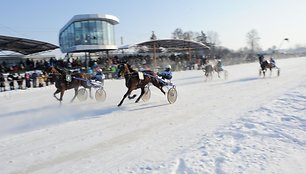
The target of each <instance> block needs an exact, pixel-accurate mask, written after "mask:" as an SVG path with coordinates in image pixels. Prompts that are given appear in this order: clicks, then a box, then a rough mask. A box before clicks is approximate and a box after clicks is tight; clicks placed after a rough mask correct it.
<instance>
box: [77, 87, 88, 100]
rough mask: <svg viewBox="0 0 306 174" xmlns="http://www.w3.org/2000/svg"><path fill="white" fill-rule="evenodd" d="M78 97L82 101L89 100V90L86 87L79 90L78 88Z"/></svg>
mask: <svg viewBox="0 0 306 174" xmlns="http://www.w3.org/2000/svg"><path fill="white" fill-rule="evenodd" d="M77 98H78V99H79V100H80V101H85V100H87V98H88V92H87V90H86V89H85V88H82V89H79V90H78V95H77Z"/></svg>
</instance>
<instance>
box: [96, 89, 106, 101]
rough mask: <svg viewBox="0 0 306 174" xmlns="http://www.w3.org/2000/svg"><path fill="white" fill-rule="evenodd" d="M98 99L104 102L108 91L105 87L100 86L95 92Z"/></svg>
mask: <svg viewBox="0 0 306 174" xmlns="http://www.w3.org/2000/svg"><path fill="white" fill-rule="evenodd" d="M95 98H96V101H98V102H104V101H105V99H106V92H105V90H104V89H103V88H99V89H98V90H97V91H96V93H95Z"/></svg>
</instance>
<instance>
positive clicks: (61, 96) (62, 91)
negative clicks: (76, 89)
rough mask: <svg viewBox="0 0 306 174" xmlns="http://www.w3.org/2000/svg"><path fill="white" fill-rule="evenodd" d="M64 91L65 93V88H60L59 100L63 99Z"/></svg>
mask: <svg viewBox="0 0 306 174" xmlns="http://www.w3.org/2000/svg"><path fill="white" fill-rule="evenodd" d="M64 93H65V88H62V89H61V95H60V98H59V101H62V100H63V96H64Z"/></svg>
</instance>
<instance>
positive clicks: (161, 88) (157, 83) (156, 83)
mask: <svg viewBox="0 0 306 174" xmlns="http://www.w3.org/2000/svg"><path fill="white" fill-rule="evenodd" d="M151 82H152V84H153V85H154V86H155V87H156V88H158V89H160V91H161V92H162V93H163V94H164V95H166V92H165V91H164V89H163V85H161V84H160V83H159V81H158V80H156V81H155V80H154V81H151Z"/></svg>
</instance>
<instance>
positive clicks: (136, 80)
mask: <svg viewBox="0 0 306 174" xmlns="http://www.w3.org/2000/svg"><path fill="white" fill-rule="evenodd" d="M117 75H118V77H121V76H124V78H125V86H126V87H127V88H128V90H127V92H126V93H125V94H124V95H123V98H122V100H121V101H120V103H119V104H118V107H119V106H121V105H122V103H123V101H124V99H125V98H126V97H128V98H129V99H133V98H135V97H136V94H134V95H133V96H130V95H131V92H132V91H133V90H136V89H139V88H140V89H141V94H140V96H139V97H138V98H137V99H136V101H135V103H138V102H139V100H140V99H141V97H142V96H143V94H144V93H145V87H146V85H148V84H149V83H152V84H153V85H154V86H155V87H156V88H158V89H160V91H161V92H162V93H163V94H164V95H165V94H166V92H165V91H164V90H163V86H164V85H165V84H164V83H162V82H161V81H160V79H159V78H158V77H157V76H156V74H155V73H154V72H153V71H151V70H144V71H141V72H137V71H135V70H133V69H132V68H131V66H130V65H129V64H127V63H122V64H119V65H118V74H117ZM142 77H143V78H142Z"/></svg>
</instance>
